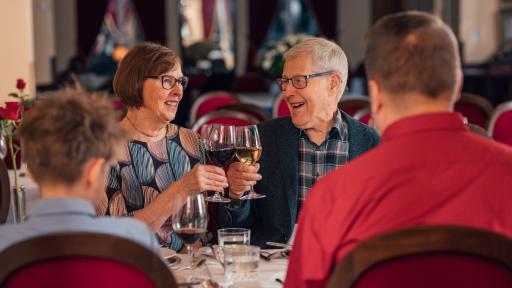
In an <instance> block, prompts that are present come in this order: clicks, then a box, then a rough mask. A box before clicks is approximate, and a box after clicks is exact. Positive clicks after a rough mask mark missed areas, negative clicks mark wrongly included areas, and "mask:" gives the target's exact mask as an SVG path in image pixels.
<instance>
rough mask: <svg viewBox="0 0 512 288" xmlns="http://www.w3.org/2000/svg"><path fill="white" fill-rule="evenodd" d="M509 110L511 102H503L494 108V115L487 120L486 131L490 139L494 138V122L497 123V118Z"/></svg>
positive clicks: (511, 106) (511, 108) (511, 107)
mask: <svg viewBox="0 0 512 288" xmlns="http://www.w3.org/2000/svg"><path fill="white" fill-rule="evenodd" d="M509 110H512V101H507V102H503V103H501V104H500V105H498V107H496V109H495V110H494V113H493V114H492V116H491V120H489V126H488V128H487V131H488V133H489V136H490V137H491V138H494V137H493V133H494V127H495V126H496V121H498V118H499V117H500V115H501V114H503V113H505V112H507V111H509Z"/></svg>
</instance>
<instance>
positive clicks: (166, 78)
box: [144, 75, 188, 90]
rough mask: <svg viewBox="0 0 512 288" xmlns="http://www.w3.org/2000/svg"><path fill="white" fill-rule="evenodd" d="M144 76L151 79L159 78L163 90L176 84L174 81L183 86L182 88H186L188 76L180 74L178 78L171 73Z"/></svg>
mask: <svg viewBox="0 0 512 288" xmlns="http://www.w3.org/2000/svg"><path fill="white" fill-rule="evenodd" d="M144 78H151V79H160V82H162V88H164V89H165V90H171V89H172V88H174V86H176V83H179V84H180V85H181V87H183V90H185V88H187V85H188V77H187V76H182V77H180V78H178V79H176V78H175V77H173V76H171V75H159V76H145V77H144Z"/></svg>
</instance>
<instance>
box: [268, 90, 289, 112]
mask: <svg viewBox="0 0 512 288" xmlns="http://www.w3.org/2000/svg"><path fill="white" fill-rule="evenodd" d="M288 115H290V109H289V108H288V104H287V103H286V100H285V99H284V96H283V94H282V93H281V94H279V96H277V98H276V100H275V101H274V105H273V107H272V118H278V117H283V116H288Z"/></svg>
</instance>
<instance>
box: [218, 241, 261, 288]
mask: <svg viewBox="0 0 512 288" xmlns="http://www.w3.org/2000/svg"><path fill="white" fill-rule="evenodd" d="M259 260H260V247H258V246H250V245H227V246H224V265H225V269H226V277H227V278H228V279H229V280H231V281H233V282H243V281H254V280H257V279H258V271H259V267H258V264H259Z"/></svg>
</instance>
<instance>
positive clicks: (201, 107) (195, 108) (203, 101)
mask: <svg viewBox="0 0 512 288" xmlns="http://www.w3.org/2000/svg"><path fill="white" fill-rule="evenodd" d="M235 103H239V100H238V98H236V96H235V95H233V94H232V93H230V92H227V91H213V92H209V93H206V94H203V95H201V96H199V97H198V98H197V99H196V101H195V102H194V103H193V104H192V108H191V109H190V124H194V123H195V122H196V121H197V119H199V118H200V117H201V116H203V115H205V114H207V113H208V112H211V111H214V110H216V109H217V108H220V107H222V106H226V105H229V104H235Z"/></svg>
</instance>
